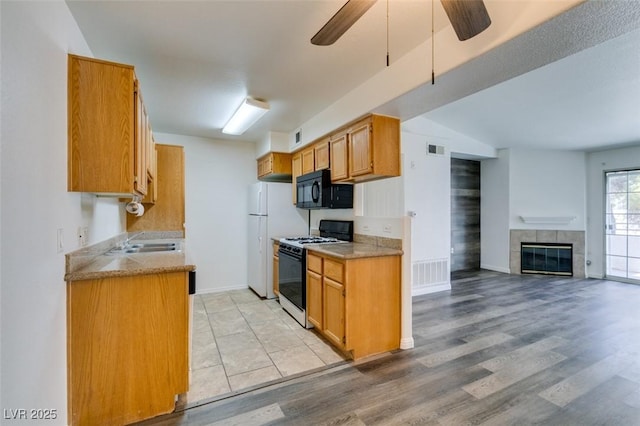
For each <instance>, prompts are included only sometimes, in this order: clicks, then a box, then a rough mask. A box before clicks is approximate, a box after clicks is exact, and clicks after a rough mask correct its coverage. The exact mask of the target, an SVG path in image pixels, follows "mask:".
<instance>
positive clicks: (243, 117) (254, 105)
mask: <svg viewBox="0 0 640 426" xmlns="http://www.w3.org/2000/svg"><path fill="white" fill-rule="evenodd" d="M267 111H269V104H268V103H267V102H264V101H260V100H257V99H253V98H246V99H244V100H243V101H242V104H240V106H239V107H238V109H237V110H236V112H234V113H233V115H232V116H231V118H230V119H229V121H228V122H227V124H225V126H224V127H223V128H222V133H226V134H228V135H241V134H243V133H244V132H245V131H246V130H247V129H248V128H249V127H251V126H253V125H254V123H255V122H256V121H258V120H259V119H260V118H261V117H262V116H263V115H265V114H266V113H267Z"/></svg>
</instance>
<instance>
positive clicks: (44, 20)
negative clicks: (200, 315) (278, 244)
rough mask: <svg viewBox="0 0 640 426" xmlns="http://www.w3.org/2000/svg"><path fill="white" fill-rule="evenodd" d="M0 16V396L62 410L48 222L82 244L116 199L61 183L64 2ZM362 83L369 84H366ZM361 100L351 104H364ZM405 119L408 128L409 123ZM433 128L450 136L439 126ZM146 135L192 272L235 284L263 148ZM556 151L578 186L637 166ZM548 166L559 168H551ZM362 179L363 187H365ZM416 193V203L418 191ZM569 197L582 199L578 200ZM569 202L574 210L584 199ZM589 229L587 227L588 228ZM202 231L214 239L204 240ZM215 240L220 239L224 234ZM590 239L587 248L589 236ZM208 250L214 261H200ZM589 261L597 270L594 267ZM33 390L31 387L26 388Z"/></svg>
mask: <svg viewBox="0 0 640 426" xmlns="http://www.w3.org/2000/svg"><path fill="white" fill-rule="evenodd" d="M2 20H3V21H2V32H3V41H2V43H3V49H2V52H3V70H2V71H3V72H2V78H3V130H2V131H3V137H2V141H3V142H2V143H3V149H2V161H3V163H2V182H3V186H2V206H3V211H2V221H3V226H2V259H3V263H2V303H3V305H2V324H3V329H2V336H3V342H2V343H3V346H2V350H3V357H2V358H3V361H2V376H3V386H2V392H3V394H2V405H3V407H6V408H16V407H23V406H24V407H32V408H47V407H53V408H57V409H58V410H60V411H61V412H62V411H64V407H65V406H66V395H65V391H64V389H65V381H66V379H65V377H66V372H65V368H64V366H65V365H66V354H65V339H66V337H65V326H64V324H65V309H64V299H65V294H64V286H63V285H62V282H61V277H62V276H63V275H64V264H63V261H62V254H59V253H57V252H56V251H55V250H54V249H52V247H53V248H55V246H56V230H57V229H60V228H62V229H64V251H68V250H71V249H73V248H75V247H76V246H77V235H76V231H77V228H78V227H79V226H82V225H85V224H86V225H87V226H89V228H90V229H89V243H94V242H98V241H102V240H104V239H107V238H109V237H111V236H113V235H116V234H118V233H120V232H121V231H122V228H123V221H124V220H125V213H124V211H123V208H122V205H121V204H120V203H118V202H117V201H116V200H108V199H97V198H95V197H92V196H88V195H79V194H70V193H67V192H66V185H65V182H66V150H65V148H64V147H66V124H65V123H66V113H65V110H66V108H65V105H66V87H65V84H64V83H63V84H61V83H60V82H65V81H66V53H67V52H68V51H74V52H76V53H79V54H85V55H90V54H91V49H90V48H89V46H88V45H87V43H86V41H85V40H84V39H83V37H82V35H81V34H80V31H79V30H78V28H77V24H76V23H75V21H74V20H73V17H72V16H71V14H70V12H69V11H68V9H67V8H66V6H65V4H64V3H52V4H50V5H46V6H45V5H42V4H37V5H31V6H30V5H22V6H18V5H16V4H13V5H9V6H7V5H6V4H4V2H3V5H2ZM53 23H56V24H55V25H54V24H53ZM56 25H59V27H58V26H56ZM621 27H622V25H621ZM23 28H38V29H41V31H34V32H33V33H31V34H29V36H28V37H23V36H22V34H23V31H24V30H23ZM61 28H64V30H61ZM5 43H11V45H7V44H5ZM12 46H13V47H12ZM443 50H444V49H443ZM10 64H15V65H14V66H10ZM8 81H11V82H12V83H11V86H5V82H8ZM372 84H375V85H377V86H379V84H378V83H376V82H374V83H372ZM436 87H438V84H436ZM5 94H6V97H5ZM16 99H23V101H22V102H20V103H19V104H18V106H19V107H17V108H14V107H12V106H11V105H12V104H9V107H7V108H5V105H6V104H5V102H9V101H10V100H14V101H15V100H16ZM370 108H371V107H370V106H367V107H363V109H364V110H368V109H370ZM328 115H329V113H326V114H325V115H324V117H321V118H320V119H322V120H326V121H327V122H328V124H327V127H328V128H329V129H330V128H333V127H337V126H338V125H339V124H342V121H341V120H343V116H342V115H341V114H337V115H339V116H340V117H334V118H331V117H328ZM356 115H357V114H356ZM34 117H36V119H37V120H38V122H39V123H38V124H39V125H38V126H34V125H33V118H34ZM152 120H153V118H152ZM311 124H313V123H311ZM316 124H317V123H316ZM412 124H413V127H414V129H412V131H411V132H409V131H408V130H409V128H410V127H411V125H412ZM421 124H423V123H420V122H419V121H418V122H417V123H404V126H405V127H403V131H407V133H403V137H402V140H403V145H405V142H406V145H407V147H406V150H407V151H406V152H413V151H414V150H415V151H421V152H423V150H424V140H425V137H424V136H423V137H419V136H418V135H419V134H420V125H421ZM306 127H307V126H305V128H306ZM310 127H311V129H310V130H309V131H310V132H312V131H313V127H312V126H310ZM425 127H431V129H433V128H434V127H435V128H437V125H432V123H426V126H425ZM325 130H326V129H325ZM445 130H446V129H443V132H444V131H445ZM305 131H307V130H305ZM431 132H432V130H429V131H427V132H426V134H427V135H430V134H432V133H431ZM317 133H322V131H318V132H317ZM423 134H425V133H424V132H423ZM443 134H446V135H448V136H451V134H450V133H443ZM272 136H273V139H276V138H280V137H282V135H280V134H276V135H272ZM457 136H458V139H457V140H458V141H460V140H462V141H463V142H465V143H466V146H467V147H468V146H469V143H468V142H469V141H468V140H465V138H464V137H460V135H457ZM156 139H157V140H159V141H162V142H164V143H168V144H179V145H184V146H185V155H186V158H185V162H186V163H187V164H189V167H188V168H187V171H186V172H187V174H186V182H187V184H186V190H187V194H186V197H187V200H190V201H191V202H192V203H193V204H194V205H195V207H194V208H191V209H189V208H188V209H187V220H186V222H187V227H188V228H187V233H190V232H191V231H193V232H192V234H189V235H190V237H191V235H193V237H194V238H193V239H191V238H190V240H189V244H190V247H193V250H194V251H195V252H197V253H201V255H200V256H199V258H198V259H196V260H195V261H196V264H197V266H198V274H199V277H200V276H202V275H207V274H208V275H209V276H213V277H215V280H214V282H215V283H217V284H216V287H215V289H216V290H217V291H220V290H225V289H229V290H230V289H233V288H241V287H244V286H246V278H244V277H243V276H237V275H236V274H235V273H234V271H238V270H246V268H245V265H244V261H243V259H241V258H240V257H238V256H229V255H228V254H227V253H228V252H229V251H230V250H229V248H232V249H234V250H236V251H240V252H242V251H244V250H245V248H244V244H245V241H246V239H247V235H246V231H245V226H246V221H245V213H246V202H247V201H246V188H247V187H248V186H249V184H251V183H253V182H255V160H256V158H257V157H258V156H260V155H262V154H263V153H264V149H259V150H258V152H256V149H255V147H254V146H253V145H251V144H238V143H234V142H232V141H217V142H216V143H215V144H212V143H210V139H208V138H205V137H200V136H183V135H175V134H169V133H164V134H162V133H160V132H158V133H156ZM440 140H442V141H445V140H447V139H440ZM449 140H451V139H449ZM412 141H413V142H412ZM414 142H415V143H414ZM436 143H437V142H436ZM452 143H453V142H452ZM443 144H444V143H443ZM287 148H288V141H287ZM448 148H449V150H451V151H458V152H460V151H463V152H464V151H467V152H468V151H472V153H474V154H477V155H481V154H484V155H486V156H492V155H493V156H495V152H494V151H492V149H491V148H490V147H488V146H481V145H476V147H475V148H474V149H471V148H467V149H464V150H463V149H462V148H460V146H459V145H458V146H455V147H454V146H449V147H448ZM409 150H411V151H409ZM563 155H564V156H565V160H566V161H562V158H556V161H555V163H554V166H562V165H563V163H566V162H570V164H572V170H574V171H575V174H576V175H580V174H581V173H582V174H583V176H584V175H586V176H587V177H585V178H584V179H581V186H582V187H585V186H588V188H589V191H592V190H594V188H595V190H597V188H598V185H600V183H599V181H598V176H599V171H600V168H601V167H602V166H601V163H603V162H605V163H609V164H613V163H615V164H617V166H616V167H633V166H636V167H637V164H632V160H633V158H634V155H636V157H635V158H637V154H636V151H634V150H633V149H632V148H629V149H627V151H626V152H624V151H619V152H613V151H611V152H609V153H606V152H603V153H600V154H592V155H590V156H589V157H588V167H587V166H580V165H579V164H576V162H575V161H574V160H575V159H574V158H570V157H572V156H573V155H578V154H563ZM517 160H518V161H519V163H518V164H523V162H522V159H517ZM507 161H508V159H507ZM625 165H626V166H625ZM406 169H407V170H415V171H416V172H419V173H420V178H421V179H424V180H423V181H428V182H444V183H443V185H442V186H443V187H446V182H447V179H448V178H447V173H446V170H448V165H447V161H444V159H443V158H441V157H436V156H432V157H424V156H422V157H420V159H419V160H417V162H416V164H415V169H411V164H410V162H409V163H407V164H406ZM443 171H444V174H443V173H442V172H443ZM552 173H553V174H555V175H560V174H563V173H560V172H558V171H557V169H555V171H552ZM587 173H588V174H587ZM229 176H233V179H229ZM17 182H20V184H19V185H18V184H16V183H17ZM210 182H225V185H217V186H216V187H215V188H214V189H215V193H216V196H215V197H210V196H209V195H208V194H210V192H211V190H212V188H211V184H210ZM386 184H387V182H383V181H381V182H380V183H379V185H382V186H384V185H386ZM389 184H390V183H389ZM522 185H523V186H524V184H522ZM365 188H367V189H365ZM368 188H369V187H366V186H363V189H364V190H365V191H368V190H369V189H368ZM388 192H389V193H391V194H393V193H394V192H393V191H388ZM566 192H567V193H569V192H571V191H570V190H568V191H566ZM436 196H437V198H436V199H435V200H432V201H434V202H440V203H442V204H448V193H447V192H446V191H445V190H444V189H443V193H438V194H433V197H436ZM538 196H539V197H540V198H541V197H542V195H538ZM495 197H496V199H497V200H503V197H502V196H501V194H500V193H496V194H495ZM421 202H423V203H427V200H422V201H421ZM502 202H504V200H503V201H502ZM586 202H587V203H588V209H589V210H590V211H591V210H596V211H597V210H598V208H599V207H598V205H597V204H596V205H592V203H594V202H595V201H593V199H592V198H589V200H586ZM574 203H575V204H577V205H580V204H583V205H584V203H585V198H583V199H582V200H577V201H575V202H574ZM13 205H17V206H18V207H17V208H16V210H15V211H14V210H12V209H9V207H8V206H13ZM43 205H46V206H47V211H48V214H47V215H43V214H41V213H42V210H43V208H42V206H43ZM49 206H50V207H49ZM230 206H233V208H230ZM386 207H387V205H386V204H381V203H378V205H377V206H368V207H367V208H375V209H377V210H376V211H375V212H374V213H373V214H372V215H371V218H370V219H369V220H368V222H369V223H368V224H363V225H362V226H363V228H364V227H365V226H368V227H369V231H368V232H370V233H371V234H373V235H381V234H382V235H384V226H385V224H384V221H383V220H378V219H377V218H379V217H380V216H381V214H379V213H382V211H383V209H384V208H386ZM579 209H580V211H581V212H584V211H585V209H586V208H585V207H579ZM404 210H405V209H404V208H403V207H399V208H396V209H395V211H394V212H392V213H393V214H389V216H397V215H398V213H399V214H400V215H402V214H403V213H404ZM407 210H414V211H418V212H419V215H418V216H417V219H419V220H420V219H425V220H426V221H427V222H428V220H427V219H426V218H427V215H434V216H435V219H442V220H443V221H444V222H443V221H440V222H436V223H445V224H446V223H448V220H449V219H448V218H447V217H446V216H447V214H446V208H445V209H443V211H442V212H424V211H423V210H421V209H420V208H418V207H413V208H408V209H407ZM514 214H517V212H514ZM525 214H526V213H525ZM383 216H387V215H386V214H384V215H383ZM582 216H583V217H584V214H582ZM318 220H319V218H318V217H315V218H313V220H312V226H313V227H316V226H318ZM506 220H507V221H508V220H509V219H508V218H506ZM212 223H217V224H220V223H225V224H227V226H224V227H220V226H218V227H215V228H214V227H212V226H210V224H212ZM199 224H200V225H199ZM496 226H497V225H496ZM589 226H595V225H589ZM439 228H440V227H439ZM442 228H446V226H442ZM503 229H504V226H502V227H501V228H500V231H501V232H504V231H503ZM362 231H363V232H364V230H363V229H362ZM393 231H394V232H395V229H394V230H393ZM432 232H435V233H436V237H437V241H443V242H442V243H441V244H439V245H438V247H437V248H434V251H436V253H433V254H432V253H427V254H425V256H427V257H434V258H441V257H446V254H447V253H448V250H449V245H448V242H447V241H448V238H449V237H448V236H447V235H446V232H445V233H444V234H445V235H442V234H441V233H440V229H435V230H433V229H432ZM591 234H592V235H595V234H596V232H591ZM441 236H442V237H443V238H442V239H440V237H441ZM212 241H215V242H216V243H215V244H212V243H211V242H212ZM218 241H224V244H219V243H217V242H218ZM495 244H496V247H497V248H498V250H497V251H496V252H498V253H499V252H500V250H503V244H502V243H500V244H498V243H495ZM591 245H592V246H594V247H598V246H599V244H598V241H597V240H595V241H594V242H592V244H591ZM443 251H444V256H443ZM504 258H505V256H501V257H497V259H498V260H497V261H492V262H488V263H489V264H490V265H494V266H498V267H501V268H508V262H505V261H504ZM208 259H224V261H219V262H209V261H207V260H208ZM34 262H35V263H37V264H38V265H39V267H38V268H33V264H34ZM505 263H506V264H505ZM599 271H600V272H601V271H602V268H601V267H600V270H599ZM599 271H598V269H594V271H593V273H594V274H596V275H597V273H598V272H599ZM200 281H202V280H200ZM51 324H54V326H52V325H51ZM8 389H11V391H9V390H8ZM34 389H39V391H38V392H36V393H34V391H33V390H34Z"/></svg>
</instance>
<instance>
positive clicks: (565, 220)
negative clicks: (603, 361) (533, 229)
mask: <svg viewBox="0 0 640 426" xmlns="http://www.w3.org/2000/svg"><path fill="white" fill-rule="evenodd" d="M520 219H521V220H522V221H523V222H524V223H527V224H535V225H568V224H569V223H571V222H573V221H574V220H576V217H575V216H520Z"/></svg>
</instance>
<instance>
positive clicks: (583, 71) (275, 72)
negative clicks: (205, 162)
mask: <svg viewBox="0 0 640 426" xmlns="http://www.w3.org/2000/svg"><path fill="white" fill-rule="evenodd" d="M527 1H543V0H526V1H525V0H485V4H486V5H487V9H488V10H489V12H490V14H492V16H498V15H497V14H496V13H495V11H496V10H497V8H500V7H511V8H513V7H517V6H519V5H520V4H525V3H526V2H527ZM343 3H344V0H298V1H292V0H262V1H261V0H254V1H249V0H235V1H215V0H214V1H72V0H67V4H68V5H69V8H70V10H71V12H72V14H73V15H74V17H75V19H76V21H77V22H78V25H79V27H80V29H81V31H82V33H83V34H84V36H85V39H86V40H87V43H88V44H89V46H90V47H91V49H92V51H93V54H94V55H95V56H96V57H98V58H101V59H107V60H112V61H116V62H123V63H128V64H132V65H134V66H135V67H136V73H137V74H138V77H139V78H140V80H141V83H142V92H143V96H144V100H145V104H146V105H147V108H148V110H149V115H150V117H151V121H152V124H153V127H154V131H155V132H162V133H176V134H184V135H193V136H203V137H208V138H214V139H238V140H248V141H253V140H258V139H260V138H262V137H263V136H264V135H265V134H266V133H267V132H268V131H276V132H284V133H290V132H292V131H294V130H295V129H296V128H298V127H299V126H300V125H301V124H302V123H304V122H306V121H307V120H309V119H310V118H312V117H314V116H315V115H317V114H318V113H319V112H321V111H323V110H325V109H326V108H327V107H328V106H330V105H331V104H333V103H334V102H336V101H337V100H338V99H340V98H341V97H342V96H343V95H344V94H345V93H347V92H349V91H350V90H352V89H353V88H354V87H356V86H358V85H359V84H361V83H362V82H364V81H365V80H368V79H369V78H370V77H372V76H374V75H375V74H376V73H379V72H380V71H381V70H383V69H384V67H385V66H386V65H385V58H386V52H387V47H386V46H387V39H386V35H387V30H386V25H387V24H386V22H387V20H386V13H387V3H386V2H385V1H379V2H377V3H376V5H375V6H374V7H373V8H371V9H370V10H369V11H368V12H367V13H366V14H365V15H364V16H363V17H362V18H361V19H360V20H359V21H358V22H357V23H356V24H355V25H354V26H353V27H352V28H351V29H349V31H348V32H347V33H346V34H345V36H343V37H342V38H341V39H340V40H339V41H338V42H336V44H334V45H333V46H329V47H320V46H313V45H311V44H310V42H309V39H310V38H311V37H312V36H313V35H314V34H315V32H316V31H317V30H318V29H319V28H320V27H321V26H322V24H324V22H326V20H327V19H329V18H330V17H331V16H332V15H333V14H334V13H335V12H336V11H337V10H338V9H339V8H340V6H341V5H342V4H343ZM434 10H435V22H436V28H435V30H436V32H438V31H441V30H442V31H453V30H452V29H451V28H450V26H448V21H447V20H446V16H445V15H444V11H443V10H442V8H441V6H440V4H439V2H436V3H435V8H434ZM492 11H493V12H492ZM494 20H495V19H494ZM430 21H431V2H428V1H425V0H391V1H390V3H389V32H388V34H389V52H390V56H391V63H392V66H393V63H394V61H396V60H397V59H398V58H400V57H401V56H403V55H404V54H405V53H407V52H409V51H411V50H412V49H414V48H416V46H419V45H420V44H422V43H423V42H424V41H425V40H427V39H428V38H429V37H430V34H431V25H430ZM494 23H495V22H494ZM567 55H568V56H567ZM563 58H564V59H563ZM429 86H430V85H429ZM434 88H435V89H434ZM434 88H432V87H429V88H427V87H426V86H425V87H419V88H416V90H414V91H412V92H411V93H408V94H406V95H403V96H400V97H399V98H397V99H396V100H393V101H391V102H389V103H387V104H385V105H381V106H380V107H379V108H378V110H377V112H383V113H389V114H392V115H396V116H398V117H400V118H401V119H403V120H407V119H410V118H413V117H416V116H418V115H423V116H424V117H425V118H428V119H429V120H433V121H435V122H437V123H439V124H441V125H443V126H446V127H449V128H451V129H453V130H456V131H458V132H460V133H463V134H465V135H468V136H470V137H472V138H474V139H477V140H479V141H481V142H484V143H487V144H490V145H492V146H495V147H496V148H504V147H514V146H523V147H526V146H528V147H537V148H560V149H587V150H593V149H599V148H602V147H605V146H619V145H625V144H630V143H640V101H638V99H640V2H637V1H622V0H614V1H607V2H602V3H600V2H595V1H592V2H588V3H587V4H584V5H580V6H578V7H576V8H574V9H572V10H570V11H569V12H567V13H565V14H564V15H562V16H561V17H559V19H555V20H553V22H549V23H545V24H543V25H542V26H540V27H538V28H535V29H533V30H532V31H530V32H529V33H526V34H525V35H523V36H521V37H519V38H518V40H513V41H511V42H509V43H505V44H504V45H503V46H500V47H499V48H496V49H494V50H493V51H491V52H489V53H488V54H485V55H483V56H482V57H480V58H476V59H475V60H473V61H470V62H469V63H468V64H465V65H463V66H461V67H458V68H457V69H454V70H452V71H451V72H449V73H447V74H445V75H442V76H438V79H437V82H436V85H435V86H434ZM245 96H252V97H255V98H262V99H265V100H267V101H268V102H269V103H270V105H271V111H270V112H269V113H268V114H267V115H265V117H264V118H263V119H261V120H260V121H259V122H258V123H257V124H256V125H255V126H254V127H253V128H252V129H250V130H249V131H248V132H247V133H245V134H244V135H242V136H240V137H230V136H228V135H224V134H222V133H221V132H220V129H221V128H222V126H223V125H224V124H225V122H226V120H227V119H228V118H229V117H230V115H231V114H232V113H233V111H234V110H235V108H236V107H237V105H238V104H239V103H240V101H241V100H242V99H243V97H245Z"/></svg>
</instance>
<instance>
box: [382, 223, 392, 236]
mask: <svg viewBox="0 0 640 426" xmlns="http://www.w3.org/2000/svg"><path fill="white" fill-rule="evenodd" d="M382 232H386V233H387V234H390V233H391V225H389V224H386V225H385V226H384V228H382Z"/></svg>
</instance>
